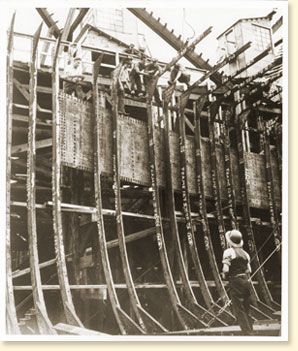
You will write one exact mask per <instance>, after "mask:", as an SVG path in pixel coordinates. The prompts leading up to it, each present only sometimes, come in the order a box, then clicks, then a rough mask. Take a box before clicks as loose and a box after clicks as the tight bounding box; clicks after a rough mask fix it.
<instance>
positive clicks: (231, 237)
mask: <svg viewBox="0 0 298 351" xmlns="http://www.w3.org/2000/svg"><path fill="white" fill-rule="evenodd" d="M226 241H227V244H228V246H230V247H242V246H243V240H242V234H241V233H240V232H239V230H236V229H233V230H231V231H228V232H226Z"/></svg>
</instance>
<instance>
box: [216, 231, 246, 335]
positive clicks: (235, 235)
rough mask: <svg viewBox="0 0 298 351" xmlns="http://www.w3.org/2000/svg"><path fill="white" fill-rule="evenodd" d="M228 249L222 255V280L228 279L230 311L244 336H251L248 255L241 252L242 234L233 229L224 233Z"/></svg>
mask: <svg viewBox="0 0 298 351" xmlns="http://www.w3.org/2000/svg"><path fill="white" fill-rule="evenodd" d="M226 242H227V246H228V248H227V249H226V250H225V251H224V253H223V261H222V262H223V269H222V274H221V275H222V278H223V279H226V278H228V279H229V289H230V297H231V301H232V309H233V312H234V315H235V317H236V318H237V322H238V324H239V326H240V328H241V330H242V332H243V334H244V335H253V326H252V319H251V317H250V303H251V287H250V282H249V279H250V278H249V275H250V273H251V267H250V257H249V254H248V253H247V252H246V251H244V250H243V240H242V234H241V233H240V231H239V230H236V229H233V230H231V231H228V232H227V233H226Z"/></svg>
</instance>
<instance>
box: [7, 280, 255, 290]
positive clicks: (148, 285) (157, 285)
mask: <svg viewBox="0 0 298 351" xmlns="http://www.w3.org/2000/svg"><path fill="white" fill-rule="evenodd" d="M254 283H255V282H254ZM207 284H208V286H210V287H214V286H215V284H214V281H210V280H209V281H207ZM224 284H225V285H228V282H227V281H226V282H224ZM175 285H176V286H182V282H181V281H176V282H175ZM190 285H191V287H194V288H199V287H200V284H199V283H198V282H197V281H190ZM69 287H70V289H72V290H89V289H107V285H106V284H83V285H70V286H69ZM115 288H116V289H127V285H126V284H121V283H118V284H115ZM135 288H136V289H166V288H167V286H166V285H165V284H162V283H135ZM13 289H14V290H15V291H28V290H29V291H30V290H32V286H31V285H15V286H14V287H13ZM42 289H43V290H60V285H58V284H55V285H54V284H53V285H45V284H44V285H42Z"/></svg>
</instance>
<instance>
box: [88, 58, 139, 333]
mask: <svg viewBox="0 0 298 351" xmlns="http://www.w3.org/2000/svg"><path fill="white" fill-rule="evenodd" d="M102 58H103V55H101V56H99V58H98V59H97V61H96V62H95V64H94V66H93V92H94V94H93V95H94V96H93V118H94V126H95V128H94V133H95V135H94V188H95V201H96V216H97V231H98V240H99V248H100V255H101V259H102V265H103V271H104V275H105V280H106V283H107V287H108V293H109V299H110V303H111V307H112V310H113V313H114V316H115V319H116V321H117V324H118V327H119V330H120V333H121V334H123V335H125V334H129V333H132V334H136V333H137V334H144V331H143V330H142V329H141V328H140V327H139V325H137V324H136V323H135V322H134V321H133V320H132V319H131V318H130V317H129V316H128V315H127V314H126V313H125V312H124V311H123V310H122V309H121V306H120V303H119V299H118V295H117V292H116V289H115V284H114V279H113V275H112V270H111V266H110V261H109V255H108V249H107V242H106V235H105V228H104V219H103V213H102V194H101V173H102V167H101V164H100V162H99V160H100V133H101V132H102V130H101V128H100V120H101V119H102V118H103V115H104V113H105V109H104V104H105V99H104V96H103V94H102V93H101V95H100V96H98V82H97V77H98V72H99V67H100V65H101V61H102Z"/></svg>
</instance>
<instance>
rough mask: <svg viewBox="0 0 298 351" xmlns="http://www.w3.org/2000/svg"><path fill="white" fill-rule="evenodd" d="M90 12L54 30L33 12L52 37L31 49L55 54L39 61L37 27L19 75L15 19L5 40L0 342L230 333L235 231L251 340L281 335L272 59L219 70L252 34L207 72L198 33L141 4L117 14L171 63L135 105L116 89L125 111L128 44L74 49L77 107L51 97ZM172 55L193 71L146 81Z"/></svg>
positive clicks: (277, 111)
mask: <svg viewBox="0 0 298 351" xmlns="http://www.w3.org/2000/svg"><path fill="white" fill-rule="evenodd" d="M89 10H90V9H88V8H84V9H80V10H79V13H78V15H77V16H76V17H75V9H70V11H69V14H68V16H67V18H66V22H65V26H64V29H60V28H58V26H57V23H56V22H55V21H54V19H52V15H51V14H50V13H49V12H48V11H47V9H44V8H38V9H37V11H38V13H39V14H40V15H41V17H42V19H43V20H44V22H45V23H46V25H47V26H48V27H49V28H51V32H52V33H53V35H54V37H55V40H51V39H47V38H45V40H44V42H47V43H49V44H51V45H52V44H53V43H54V45H55V51H54V54H53V55H51V54H49V56H50V60H51V64H50V66H47V65H46V62H47V61H46V60H44V61H43V64H42V66H41V68H38V57H39V56H38V55H39V54H40V53H39V52H38V47H39V46H38V44H39V43H40V42H41V41H43V38H40V32H41V26H40V27H39V28H38V29H37V31H36V33H35V35H34V36H32V37H30V38H31V44H32V46H31V62H30V69H29V70H28V66H27V65H26V64H24V63H22V62H17V61H13V50H12V48H13V45H12V42H13V37H14V35H17V34H16V33H13V22H14V18H13V21H12V25H11V28H10V31H9V41H8V43H9V44H8V53H7V87H8V89H7V126H8V128H7V131H8V138H7V140H8V143H7V187H6V190H7V233H6V250H7V256H6V263H7V265H6V271H7V284H6V291H7V305H6V310H7V333H9V334H16V333H22V334H71V335H97V336H98V337H100V336H102V335H106V334H109V335H173V334H176V335H211V334H212V335H236V334H238V333H239V330H238V327H237V326H235V323H236V319H235V317H234V315H233V311H232V309H231V307H230V298H229V289H228V287H227V282H225V281H223V280H222V279H221V276H220V274H219V273H220V270H221V259H222V253H223V250H224V249H225V245H226V243H225V238H224V233H225V231H226V230H230V229H232V228H237V229H239V230H241V232H242V233H243V236H244V239H245V240H244V241H245V245H246V247H245V249H246V250H247V251H248V252H249V253H250V255H251V263H252V268H253V274H252V280H251V289H252V292H253V293H252V296H253V301H252V306H251V312H252V318H253V320H254V322H256V323H255V327H256V326H258V327H257V328H255V332H256V334H257V335H278V333H279V328H280V321H279V317H278V316H279V315H280V311H281V306H280V294H281V286H280V284H281V280H280V273H281V252H280V248H281V244H282V234H281V233H282V230H281V182H282V180H281V172H280V170H281V168H280V163H281V162H282V150H281V137H282V135H281V130H282V114H281V111H282V101H281V100H280V99H278V100H276V99H274V97H276V96H277V95H278V94H279V95H280V91H278V93H276V91H273V92H272V89H271V88H272V85H273V83H275V82H276V81H277V80H278V79H279V78H281V76H282V73H281V72H280V70H277V68H278V67H279V65H280V64H281V60H282V58H281V57H275V58H274V59H273V60H271V61H270V62H269V63H268V65H265V67H263V68H261V69H258V70H256V72H255V73H254V74H252V75H248V76H247V77H245V76H244V77H242V76H241V74H243V73H244V72H246V71H247V70H248V69H249V68H253V67H255V66H256V65H257V64H259V63H260V62H261V60H263V59H267V58H268V57H269V56H270V55H271V54H272V51H271V50H270V48H267V49H265V50H263V51H262V52H261V53H259V54H257V55H255V56H254V57H252V59H251V60H249V61H248V62H247V63H246V64H245V65H244V66H243V67H241V68H238V69H236V70H235V71H234V73H231V74H230V75H226V76H223V75H222V74H220V73H219V70H221V69H222V68H224V67H226V66H227V65H233V64H234V63H235V61H236V60H237V59H240V58H241V57H243V55H244V54H245V53H247V52H248V51H249V49H250V48H251V46H252V45H253V38H252V41H249V42H247V43H244V45H241V46H240V47H239V48H238V49H235V50H234V51H233V53H232V54H229V55H227V56H226V57H225V58H223V59H222V60H221V61H220V62H219V63H217V64H216V65H215V66H211V65H210V64H209V63H208V61H207V60H204V59H203V58H202V55H197V54H196V53H195V48H196V46H197V45H199V43H200V42H201V41H202V40H204V39H205V38H206V37H207V36H208V34H209V33H210V31H211V27H210V28H208V29H207V30H206V31H205V32H203V33H202V34H201V35H200V36H198V38H196V39H194V41H193V42H192V43H184V42H183V41H182V40H181V39H180V37H177V36H176V35H175V34H174V33H173V31H170V30H168V29H167V25H166V24H164V25H163V24H161V22H160V19H155V18H154V17H153V14H152V13H149V12H148V11H147V10H146V9H140V8H130V9H128V10H129V11H130V12H131V13H133V14H134V15H135V16H136V17H137V18H139V19H141V20H142V21H143V22H144V23H145V24H147V25H148V26H149V27H150V28H151V29H153V30H154V31H155V32H156V33H157V34H158V35H160V36H161V38H163V39H164V40H165V41H166V42H167V43H169V44H170V45H171V46H172V47H174V48H175V49H176V50H177V54H176V55H175V56H174V57H173V59H172V60H171V61H170V62H169V63H167V64H161V63H160V67H161V69H160V71H159V73H158V74H157V75H156V76H154V77H153V78H152V79H151V80H149V82H148V84H147V86H146V91H145V92H146V96H145V98H142V97H136V96H133V95H131V94H130V93H129V92H125V98H124V104H125V109H126V113H125V114H123V113H122V112H123V111H122V112H120V111H119V99H120V98H121V92H120V91H119V86H118V84H117V80H118V76H117V74H116V73H114V75H113V76H110V73H111V72H112V71H114V69H115V67H116V66H117V65H118V64H119V62H120V66H118V68H119V67H122V66H121V65H122V63H121V62H122V59H123V58H125V57H126V56H127V53H125V52H124V48H125V49H126V46H123V48H122V51H123V52H122V51H121V50H120V49H119V50H115V49H114V51H113V50H111V49H108V50H103V49H101V48H97V47H95V46H94V45H93V46H89V45H88V43H87V45H85V43H83V44H82V50H83V51H84V53H85V54H86V56H85V57H87V54H88V55H89V56H88V57H91V59H90V62H88V64H89V65H90V67H91V70H89V72H88V73H87V74H85V81H84V82H83V83H81V84H82V90H83V93H84V96H85V98H84V100H83V99H79V98H77V97H75V96H71V95H69V94H66V93H65V92H63V84H64V83H65V79H64V78H63V75H62V67H61V63H60V61H59V54H60V53H61V52H62V51H63V48H64V47H68V45H70V41H69V39H70V38H72V35H73V33H74V31H75V30H76V28H78V26H79V24H80V22H81V21H82V20H83V18H84V17H85V16H86V14H87V13H88V11H89ZM279 25H280V21H279V22H278V23H276V25H275V26H274V29H275V30H277V29H278V26H279ZM18 35H20V34H18ZM105 39H106V37H105ZM109 40H113V38H112V37H110V39H109ZM117 45H119V46H121V41H119V40H118V41H117ZM49 52H50V51H49ZM43 54H45V53H44V52H43ZM95 57H96V58H95ZM182 57H185V58H187V59H188V60H189V61H190V62H191V63H193V64H194V65H195V67H197V68H200V69H204V72H203V73H202V72H201V76H200V77H199V78H198V79H197V80H196V81H195V82H194V83H192V84H191V85H190V87H189V88H188V89H186V90H183V89H181V86H179V85H176V84H173V85H168V86H161V85H159V82H160V81H161V79H162V78H163V77H164V76H165V75H167V74H168V72H169V71H170V70H171V69H172V67H173V66H174V65H175V64H176V63H177V62H178V61H179V60H180V59H181V58H182ZM272 70H275V71H273V72H272ZM115 72H117V70H115ZM118 72H119V70H118ZM265 74H267V75H268V77H267V78H266V79H265V80H263V81H262V82H260V81H258V79H259V78H260V77H262V76H264V75H265ZM209 79H211V80H212V81H213V82H214V83H215V84H216V86H215V87H214V88H210V85H209V83H208V80H209ZM28 82H29V84H28ZM143 88H144V87H143ZM156 89H159V90H160V91H162V106H160V105H159V104H158V102H156V101H155V97H154V96H156ZM29 273H30V277H29ZM30 278H31V279H30ZM265 324H266V325H267V326H268V325H269V327H267V326H265Z"/></svg>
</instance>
